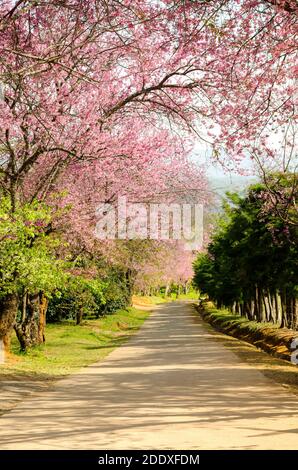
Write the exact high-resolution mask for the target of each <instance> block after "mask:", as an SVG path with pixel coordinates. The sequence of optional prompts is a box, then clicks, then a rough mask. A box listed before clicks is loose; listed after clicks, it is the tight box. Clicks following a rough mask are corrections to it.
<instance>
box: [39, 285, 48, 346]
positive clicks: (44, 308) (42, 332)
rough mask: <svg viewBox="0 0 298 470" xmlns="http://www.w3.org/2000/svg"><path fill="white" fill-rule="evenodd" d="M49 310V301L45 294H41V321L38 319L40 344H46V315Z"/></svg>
mask: <svg viewBox="0 0 298 470" xmlns="http://www.w3.org/2000/svg"><path fill="white" fill-rule="evenodd" d="M47 309H48V299H47V298H46V296H45V295H44V293H43V292H40V294H39V319H38V335H37V336H38V342H39V344H42V343H45V341H46V338H45V326H46V314H47Z"/></svg>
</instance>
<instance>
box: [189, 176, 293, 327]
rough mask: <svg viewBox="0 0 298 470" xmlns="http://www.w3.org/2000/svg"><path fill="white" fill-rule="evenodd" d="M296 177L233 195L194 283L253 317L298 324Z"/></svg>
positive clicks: (269, 178) (199, 260)
mask: <svg viewBox="0 0 298 470" xmlns="http://www.w3.org/2000/svg"><path fill="white" fill-rule="evenodd" d="M297 194H298V181H297V176H296V175H294V174H291V173H288V174H285V173H284V174H274V175H271V176H267V179H266V185H265V184H256V185H253V186H251V187H250V188H249V190H248V194H247V195H246V196H245V197H242V196H239V195H237V194H229V199H228V201H227V202H226V203H225V205H224V215H223V216H222V217H221V219H220V222H219V226H218V229H217V230H216V233H215V234H214V235H213V237H212V241H211V243H210V244H209V246H208V251H207V253H204V254H200V255H199V256H198V258H197V260H196V261H195V263H194V271H195V276H194V282H195V284H196V286H197V287H198V288H200V290H201V292H202V293H204V294H207V295H208V296H209V297H210V299H212V300H213V301H215V302H216V304H217V306H218V307H222V306H224V307H226V308H229V309H231V310H232V311H233V312H236V313H238V314H240V315H242V316H246V317H247V318H248V319H250V320H256V321H271V322H274V323H278V324H280V326H281V327H288V328H297V327H298V300H297V297H298V284H297V279H298V243H297V242H298V213H297V207H296V201H297Z"/></svg>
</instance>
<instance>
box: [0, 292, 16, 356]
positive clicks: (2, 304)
mask: <svg viewBox="0 0 298 470" xmlns="http://www.w3.org/2000/svg"><path fill="white" fill-rule="evenodd" d="M17 313H18V296H17V295H16V294H7V295H6V296H5V297H4V298H3V299H1V300H0V341H1V343H2V344H3V346H4V350H5V352H9V349H10V335H11V331H12V329H13V326H14V323H15V321H16V317H17Z"/></svg>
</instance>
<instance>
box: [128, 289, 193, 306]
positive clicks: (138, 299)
mask: <svg viewBox="0 0 298 470" xmlns="http://www.w3.org/2000/svg"><path fill="white" fill-rule="evenodd" d="M197 299H198V294H197V293H196V292H193V291H191V292H189V293H188V294H180V295H179V296H178V298H177V296H176V294H174V293H171V294H170V295H169V296H168V297H164V296H163V295H145V296H141V295H134V296H133V298H132V300H133V304H134V305H136V306H137V305H158V304H163V303H167V302H173V301H174V300H197Z"/></svg>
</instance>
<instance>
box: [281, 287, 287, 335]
mask: <svg viewBox="0 0 298 470" xmlns="http://www.w3.org/2000/svg"><path fill="white" fill-rule="evenodd" d="M280 301H281V324H280V327H281V328H287V326H288V318H287V306H286V294H285V292H281V293H280Z"/></svg>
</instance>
